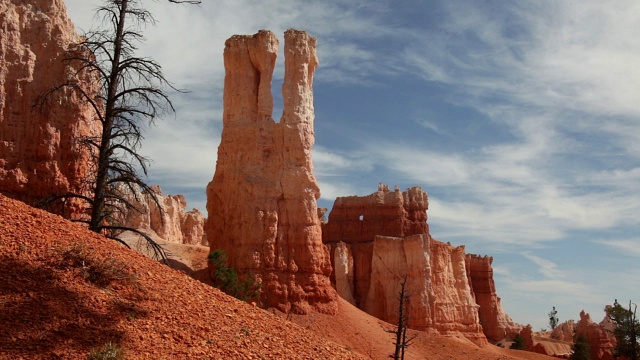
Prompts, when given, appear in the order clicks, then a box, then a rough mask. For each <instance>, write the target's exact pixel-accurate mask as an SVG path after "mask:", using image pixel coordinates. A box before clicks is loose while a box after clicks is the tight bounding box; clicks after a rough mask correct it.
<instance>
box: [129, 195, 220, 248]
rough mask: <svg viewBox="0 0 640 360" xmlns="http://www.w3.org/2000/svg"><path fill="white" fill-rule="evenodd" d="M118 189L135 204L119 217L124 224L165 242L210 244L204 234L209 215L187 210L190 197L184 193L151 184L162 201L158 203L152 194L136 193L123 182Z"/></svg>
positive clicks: (195, 210) (196, 210)
mask: <svg viewBox="0 0 640 360" xmlns="http://www.w3.org/2000/svg"><path fill="white" fill-rule="evenodd" d="M118 189H119V191H120V192H121V193H122V194H123V195H124V197H125V199H127V201H128V202H129V203H131V204H132V205H133V206H134V208H133V209H131V210H129V211H128V212H127V213H126V214H125V215H124V216H122V217H121V218H120V219H119V220H120V221H121V222H122V224H123V225H125V226H127V227H130V228H134V229H137V230H141V231H144V232H146V233H148V234H149V235H151V236H152V237H154V238H159V239H161V240H164V241H165V242H171V243H178V244H189V245H205V246H208V243H207V239H206V236H205V234H204V222H205V220H206V219H205V217H204V215H203V214H202V213H201V212H200V211H199V210H198V209H192V210H189V211H185V210H186V207H187V201H186V200H185V198H184V196H183V195H164V194H163V193H162V189H161V188H160V186H158V185H154V186H151V190H152V191H153V192H154V193H155V195H156V198H157V199H158V203H159V204H160V207H158V204H156V202H155V201H154V200H153V198H152V197H151V196H150V195H149V194H146V193H144V192H142V191H140V190H136V191H135V193H133V192H131V191H129V189H126V188H125V187H124V186H119V188H118Z"/></svg>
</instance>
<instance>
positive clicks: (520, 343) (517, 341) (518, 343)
mask: <svg viewBox="0 0 640 360" xmlns="http://www.w3.org/2000/svg"><path fill="white" fill-rule="evenodd" d="M509 349H514V350H523V349H524V339H523V338H522V336H520V334H516V336H515V337H514V338H513V343H512V344H511V346H509Z"/></svg>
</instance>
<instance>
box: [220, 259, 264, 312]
mask: <svg viewBox="0 0 640 360" xmlns="http://www.w3.org/2000/svg"><path fill="white" fill-rule="evenodd" d="M208 258H209V264H210V265H211V267H212V269H211V271H210V276H211V281H212V282H213V286H215V287H217V288H218V289H220V290H222V291H224V292H225V293H226V294H228V295H231V296H233V297H235V298H236V299H239V300H242V301H251V300H255V299H258V298H259V297H260V284H259V283H258V282H257V281H256V277H255V276H254V275H253V273H251V272H249V273H248V274H247V279H246V280H244V281H240V279H239V278H238V274H237V273H236V271H235V270H234V269H233V268H231V267H230V266H229V265H227V254H226V253H225V252H224V251H222V250H220V249H216V250H214V251H212V252H211V253H209V257H208Z"/></svg>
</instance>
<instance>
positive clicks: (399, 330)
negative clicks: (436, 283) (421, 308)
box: [385, 275, 418, 360]
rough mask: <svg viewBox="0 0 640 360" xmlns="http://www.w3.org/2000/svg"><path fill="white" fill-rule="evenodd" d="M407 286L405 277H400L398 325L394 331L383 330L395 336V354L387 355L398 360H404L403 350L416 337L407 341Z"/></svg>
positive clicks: (414, 336) (413, 336)
mask: <svg viewBox="0 0 640 360" xmlns="http://www.w3.org/2000/svg"><path fill="white" fill-rule="evenodd" d="M406 285H407V275H404V276H403V277H402V281H401V282H400V292H399V293H398V310H396V312H397V313H398V325H397V327H396V329H395V330H385V331H386V332H389V333H392V334H394V336H395V342H394V345H395V346H396V348H395V352H394V353H393V355H389V357H390V358H392V359H395V360H398V359H404V351H405V349H406V348H407V347H408V346H409V345H411V342H412V341H413V340H414V339H415V338H416V337H418V335H417V334H414V335H412V336H410V337H409V338H408V339H407V329H408V325H409V314H408V309H407V304H408V302H409V295H407V294H406V289H405V287H406Z"/></svg>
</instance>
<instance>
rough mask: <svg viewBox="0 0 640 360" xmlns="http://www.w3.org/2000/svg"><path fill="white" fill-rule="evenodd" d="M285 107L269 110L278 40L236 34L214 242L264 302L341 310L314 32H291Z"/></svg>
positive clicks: (212, 201)
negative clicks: (320, 140)
mask: <svg viewBox="0 0 640 360" xmlns="http://www.w3.org/2000/svg"><path fill="white" fill-rule="evenodd" d="M284 38H285V45H284V54H285V75H284V83H283V85H282V97H283V99H284V104H283V114H282V118H281V120H280V122H279V123H276V122H275V121H274V120H273V118H272V112H273V96H272V94H271V80H272V76H273V70H274V67H275V63H276V55H277V50H278V40H277V38H276V36H275V35H274V34H273V33H272V32H270V31H264V30H263V31H260V32H258V33H257V34H255V35H252V36H249V35H243V36H240V35H235V36H232V37H231V38H230V39H228V40H227V42H226V44H225V50H224V64H225V72H226V75H225V82H224V113H223V130H222V139H221V143H220V146H219V148H218V160H217V165H216V171H215V174H214V177H213V180H212V181H211V182H210V183H209V185H208V186H207V210H208V212H209V218H208V221H207V223H206V226H205V232H206V234H207V238H208V241H209V246H210V247H211V249H222V250H224V251H225V252H226V253H227V254H228V257H229V263H230V265H231V266H233V267H234V268H236V269H237V270H238V271H239V272H240V273H241V274H247V273H248V272H252V273H253V274H255V275H257V277H258V278H259V279H260V281H261V283H262V299H261V300H262V302H263V303H264V305H265V306H267V307H276V308H278V309H280V310H282V311H285V312H289V311H291V312H294V313H307V312H308V311H310V310H312V309H315V310H318V311H320V312H324V313H335V312H337V295H336V292H335V290H334V289H333V288H332V287H331V283H330V281H329V275H330V274H331V263H330V259H329V252H328V249H327V248H326V247H325V246H324V245H323V244H322V235H321V227H320V219H319V218H318V208H317V202H316V200H317V199H318V198H319V197H320V190H319V188H318V183H317V181H316V179H315V176H314V174H313V163H312V160H311V148H312V146H313V144H314V132H313V121H314V109H313V91H312V84H313V74H314V71H315V69H316V67H317V65H318V58H317V56H316V39H315V38H313V37H311V36H309V35H308V34H307V33H306V32H303V31H297V30H287V32H286V33H285V36H284Z"/></svg>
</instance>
